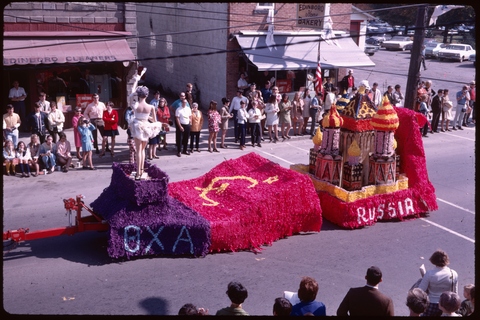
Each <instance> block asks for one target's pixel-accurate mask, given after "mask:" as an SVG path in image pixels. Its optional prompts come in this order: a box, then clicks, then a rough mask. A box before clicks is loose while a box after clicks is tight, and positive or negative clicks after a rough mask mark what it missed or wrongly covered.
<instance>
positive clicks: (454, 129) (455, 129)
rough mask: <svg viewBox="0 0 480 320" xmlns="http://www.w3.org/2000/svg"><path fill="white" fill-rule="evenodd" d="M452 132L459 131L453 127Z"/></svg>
mask: <svg viewBox="0 0 480 320" xmlns="http://www.w3.org/2000/svg"><path fill="white" fill-rule="evenodd" d="M452 130H453V131H457V128H455V127H453V128H452ZM448 131H451V130H448Z"/></svg>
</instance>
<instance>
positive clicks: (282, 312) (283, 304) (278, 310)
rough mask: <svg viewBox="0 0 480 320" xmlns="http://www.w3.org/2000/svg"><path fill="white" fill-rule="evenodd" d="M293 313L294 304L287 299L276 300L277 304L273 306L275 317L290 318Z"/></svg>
mask: <svg viewBox="0 0 480 320" xmlns="http://www.w3.org/2000/svg"><path fill="white" fill-rule="evenodd" d="M291 311H292V304H291V303H290V301H288V299H285V298H281V297H280V298H276V299H275V303H274V304H273V315H274V316H289V315H290V312H291Z"/></svg>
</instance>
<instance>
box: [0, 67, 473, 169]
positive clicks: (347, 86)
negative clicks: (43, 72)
mask: <svg viewBox="0 0 480 320" xmlns="http://www.w3.org/2000/svg"><path fill="white" fill-rule="evenodd" d="M246 79H248V78H247V76H246V74H245V73H242V76H241V77H240V79H239V85H238V87H237V93H236V95H235V96H234V97H232V99H229V98H227V97H223V98H222V99H221V102H222V104H221V106H217V102H216V101H214V100H212V101H211V103H210V105H209V107H208V108H201V107H200V106H199V105H198V102H195V101H194V100H195V94H194V92H193V91H192V90H193V85H192V84H191V83H187V85H186V90H185V91H183V92H181V93H180V94H179V99H177V100H175V101H174V102H173V103H172V104H171V105H170V106H169V105H168V103H167V100H166V99H165V98H164V97H161V94H160V92H159V91H156V92H155V93H154V98H153V99H152V100H151V101H150V102H149V103H150V104H151V105H152V106H153V107H154V108H153V110H154V113H155V114H154V117H153V116H152V117H149V121H150V122H151V121H158V122H161V123H162V124H163V129H162V131H161V132H160V133H159V134H158V136H156V137H154V138H151V139H149V141H148V149H146V157H145V159H147V160H154V159H159V155H158V154H157V152H159V151H161V150H168V143H167V133H168V132H169V131H170V127H171V126H175V129H176V134H175V145H176V151H177V156H178V157H181V156H182V155H192V154H193V153H194V152H198V153H199V152H201V151H202V144H203V145H206V146H207V147H206V150H207V151H209V152H217V153H218V152H220V150H219V149H226V148H234V147H237V148H239V149H240V150H245V149H246V148H247V146H250V147H252V148H253V147H262V143H265V142H269V143H277V142H283V141H286V140H288V139H291V138H292V137H295V136H305V135H309V136H310V137H313V136H314V134H315V132H316V127H317V125H318V127H319V128H320V130H323V128H322V123H321V120H322V119H323V117H324V116H325V115H326V114H327V113H328V112H329V110H330V108H331V106H332V105H337V109H338V111H339V112H340V113H341V112H342V109H343V107H344V106H345V105H346V104H348V102H349V101H350V100H351V99H353V98H354V97H355V95H357V94H359V93H358V90H357V87H356V86H355V78H354V76H353V71H352V70H348V74H347V75H346V76H345V77H344V78H343V79H342V80H341V81H339V86H338V87H337V86H335V85H334V84H333V83H332V79H331V78H328V79H326V80H325V81H324V83H323V90H321V92H315V91H310V90H309V89H308V88H306V89H305V90H304V91H297V92H294V93H293V94H292V96H293V97H292V98H290V97H291V96H290V95H288V94H286V93H284V94H280V92H279V88H278V87H277V86H274V85H272V82H271V81H275V79H274V78H271V79H269V80H268V79H267V80H266V81H265V83H264V84H263V86H262V87H261V88H260V89H259V88H257V85H256V84H255V83H250V84H249V83H248V82H246V81H247V80H246ZM366 83H368V82H366ZM14 85H15V86H14V87H13V88H12V90H11V91H12V92H10V95H11V101H12V104H9V105H7V113H6V114H4V116H3V119H4V129H3V132H4V140H5V141H6V140H11V141H12V144H13V147H14V149H17V145H18V142H19V141H18V140H19V128H20V127H22V126H23V127H24V130H28V131H30V132H31V134H32V135H36V136H37V137H38V139H39V143H40V145H43V144H44V143H45V141H46V140H47V137H51V138H52V143H53V147H54V149H55V152H56V149H57V148H56V143H57V140H58V139H59V138H60V134H61V133H62V132H63V130H64V123H65V117H64V114H63V112H61V111H60V110H58V109H57V106H56V103H55V102H54V101H48V100H47V99H46V94H45V92H41V93H40V97H39V101H38V102H36V103H35V110H34V112H32V113H31V114H29V115H25V119H22V118H21V116H20V115H19V114H18V113H16V112H14V105H13V103H15V106H17V105H18V106H19V107H18V108H20V107H22V106H23V105H22V103H23V100H25V97H26V93H25V90H24V89H23V88H22V87H19V86H18V82H15V83H14ZM475 90H476V88H475V81H471V82H470V83H469V85H464V86H463V87H462V90H460V91H458V92H456V93H455V100H456V103H455V102H454V101H455V100H454V101H452V99H451V98H450V96H449V92H448V89H438V91H437V92H436V91H435V90H434V89H433V85H432V82H431V81H429V80H427V81H425V82H422V83H420V84H419V86H418V90H417V94H418V95H417V97H418V101H417V102H416V105H415V106H414V109H415V110H416V111H417V112H420V113H423V114H424V115H425V116H426V117H427V118H428V120H429V121H427V122H426V123H425V125H424V126H423V127H422V128H420V132H421V134H422V135H423V137H428V133H430V134H434V133H440V132H446V131H452V130H463V128H462V127H465V126H469V125H470V124H471V123H475V116H476V115H475ZM362 94H364V95H366V96H367V97H368V99H370V101H371V102H372V104H373V106H374V107H375V108H378V107H379V105H380V104H381V103H382V99H384V98H385V97H386V98H387V99H388V100H389V102H390V103H391V104H392V105H394V106H396V107H403V106H404V103H405V98H404V95H403V94H402V88H401V86H400V85H398V84H397V85H395V86H388V88H387V90H386V91H385V92H383V93H382V92H381V91H380V89H379V88H378V83H376V82H374V83H373V85H372V87H369V86H368V85H367V87H366V88H365V92H364V93H362ZM205 109H208V110H206V111H204V112H205V113H204V112H202V110H205ZM19 110H20V109H19ZM22 110H23V109H22ZM22 112H23V111H22ZM121 116H123V118H124V119H123V120H124V121H123V122H124V123H127V122H128V119H127V118H131V117H132V116H133V113H132V109H131V108H130V107H128V108H127V110H126V112H125V113H124V114H123V115H119V114H118V113H117V111H116V110H114V105H113V103H112V102H111V101H109V102H107V104H106V105H105V104H104V103H103V102H101V101H99V96H98V94H93V102H91V103H90V104H88V105H87V107H86V108H85V110H84V111H83V113H82V109H81V108H80V107H76V108H75V113H74V115H73V117H72V119H71V120H72V126H73V130H74V144H75V149H76V152H75V153H76V154H75V155H76V158H77V159H78V161H80V162H81V167H82V168H84V169H90V170H95V169H96V167H94V165H93V157H92V155H93V153H94V152H95V153H96V154H97V155H98V157H103V156H104V155H105V153H106V152H109V153H110V156H111V158H112V160H113V158H114V154H115V149H114V148H115V145H116V144H118V142H117V141H116V137H117V136H118V135H119V130H118V126H119V123H120V119H119V117H121ZM204 118H205V122H206V123H207V124H208V126H207V131H208V135H204V134H202V129H203V124H204ZM230 119H232V122H230ZM22 120H24V121H22ZM309 122H310V127H309V128H307V127H308V123H309ZM229 124H230V125H232V124H233V128H232V127H231V126H230V128H231V129H233V137H234V142H233V143H227V139H226V137H227V131H228V130H229ZM83 128H88V130H84V129H83ZM124 129H126V130H127V135H128V139H127V144H128V146H129V154H130V157H129V162H130V163H133V162H134V161H135V158H136V154H135V152H136V151H135V145H134V143H133V142H132V141H133V140H132V138H131V132H130V133H129V129H128V128H127V127H124ZM87 131H88V132H87ZM219 131H221V132H220V133H219ZM98 134H100V136H101V142H100V141H99V140H98ZM217 135H220V145H219V146H218V147H217ZM64 139H65V138H64ZM109 139H110V147H109ZM62 143H63V144H64V145H68V150H67V151H65V152H64V149H65V148H63V149H61V152H63V153H64V155H62V156H59V155H58V154H54V155H53V156H51V155H48V157H46V156H45V155H43V156H39V155H38V152H37V153H35V152H33V151H34V150H29V151H30V156H31V158H32V159H31V160H30V159H28V157H27V160H25V159H23V160H21V162H22V163H23V164H22V166H19V168H21V169H22V170H24V172H23V171H21V170H19V172H18V174H20V176H21V177H27V176H31V175H32V174H33V175H34V176H35V175H38V174H40V173H42V169H46V170H47V172H46V173H51V172H53V171H55V169H60V171H63V172H68V169H69V168H71V167H74V162H76V161H72V160H73V159H74V157H72V155H71V150H70V142H69V141H66V142H62ZM5 147H6V146H4V149H5ZM27 149H28V145H27ZM4 153H5V152H4ZM7 154H8V152H7ZM65 157H67V158H68V159H69V160H68V159H67V160H64V159H65ZM23 158H25V156H24V157H23ZM56 158H58V159H59V160H60V161H59V164H60V167H57V165H56V164H57V163H56ZM19 161H20V160H18V159H15V160H13V161H12V160H9V159H8V155H7V158H6V157H4V166H5V167H6V166H7V165H8V170H6V171H7V172H6V173H7V174H11V173H12V170H11V168H16V167H17V163H19ZM25 164H28V171H27V168H26V167H25ZM37 166H39V167H40V170H38V168H37ZM29 172H30V173H29Z"/></svg>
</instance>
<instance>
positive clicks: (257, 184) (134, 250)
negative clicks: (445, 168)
mask: <svg viewBox="0 0 480 320" xmlns="http://www.w3.org/2000/svg"><path fill="white" fill-rule="evenodd" d="M364 90H365V85H360V87H359V90H358V93H357V94H356V95H355V97H354V98H353V99H352V100H351V101H350V102H349V103H348V104H347V105H346V106H345V107H344V108H343V110H342V114H340V113H339V112H338V110H337V106H336V105H333V106H332V107H331V109H330V110H329V112H328V114H327V115H326V116H325V117H324V119H323V120H322V127H323V132H321V130H320V129H318V130H317V132H316V135H315V136H314V137H313V139H312V142H313V144H314V146H313V148H311V149H310V155H309V164H307V165H303V164H295V165H292V166H291V170H290V169H287V168H283V167H281V166H280V165H278V164H276V163H274V162H272V161H270V160H267V159H265V158H263V157H261V156H259V155H258V154H256V153H248V154H246V155H244V156H242V157H239V158H237V159H231V160H226V161H224V162H222V163H221V164H219V165H217V166H216V167H214V168H213V169H211V170H210V171H209V172H208V173H206V174H204V175H202V176H200V177H198V178H194V179H190V180H184V181H178V182H173V183H169V177H168V175H167V174H166V173H165V172H163V171H162V170H160V169H159V168H158V167H157V166H155V165H154V164H150V163H145V173H146V174H145V177H146V178H145V179H142V180H135V179H134V174H135V172H134V170H135V165H134V164H122V163H113V165H112V178H111V181H110V185H109V186H108V187H107V188H105V189H104V191H103V192H102V193H101V194H100V195H99V197H98V198H97V199H96V200H94V201H93V202H92V203H91V204H90V207H88V206H87V205H86V204H85V203H84V202H83V196H81V195H78V196H77V197H76V199H72V198H70V199H64V205H65V209H66V210H67V213H68V219H69V225H68V226H66V227H60V228H53V229H47V230H37V231H30V230H29V229H28V228H22V229H16V230H7V231H6V232H4V233H3V240H4V249H5V241H11V242H13V243H15V244H16V243H19V242H22V241H29V240H35V239H40V238H47V237H53V236H60V235H73V234H75V233H78V232H83V231H105V232H107V233H108V235H109V240H108V248H107V251H108V254H109V255H110V256H111V257H112V258H126V259H130V258H133V257H141V256H152V255H154V256H195V257H198V256H204V255H206V254H208V253H215V252H232V251H239V250H251V251H258V250H260V249H261V246H263V245H270V244H272V243H273V242H274V241H276V240H278V239H281V238H285V237H288V236H291V235H294V234H298V233H301V232H319V231H320V229H321V226H322V219H323V218H325V219H327V220H329V221H331V222H332V223H334V224H336V225H338V226H340V227H342V228H346V229H355V228H361V227H365V226H370V225H373V224H375V223H376V222H377V221H392V220H402V219H404V218H407V217H418V216H420V215H421V214H422V213H425V212H430V211H433V210H437V209H438V206H437V202H436V197H435V189H434V187H433V185H432V184H431V183H430V181H429V179H428V173H427V167H426V158H425V151H424V149H423V142H422V137H421V134H420V130H419V128H420V127H422V126H423V125H424V124H425V121H427V120H426V118H425V117H424V116H423V115H421V114H419V113H417V112H414V111H412V110H409V109H406V108H396V107H393V106H392V105H391V104H390V103H389V101H388V100H387V99H384V100H383V102H382V105H381V106H379V107H378V110H376V109H375V108H374V106H373V104H372V102H371V100H370V99H369V97H368V96H367V95H366V94H365V93H364ZM83 211H87V212H88V213H90V215H86V216H85V215H84V214H83V213H82V212H83Z"/></svg>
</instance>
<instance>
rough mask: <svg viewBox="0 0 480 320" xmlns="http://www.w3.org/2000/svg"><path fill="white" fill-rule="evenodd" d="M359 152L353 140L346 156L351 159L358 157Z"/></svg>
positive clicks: (355, 141)
mask: <svg viewBox="0 0 480 320" xmlns="http://www.w3.org/2000/svg"><path fill="white" fill-rule="evenodd" d="M361 152H362V151H361V150H360V147H359V146H358V143H357V140H353V142H352V143H351V144H350V147H348V150H347V155H348V156H351V157H359V156H360V154H361Z"/></svg>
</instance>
